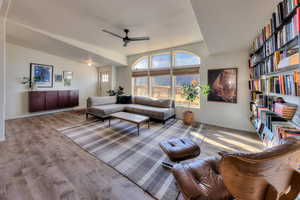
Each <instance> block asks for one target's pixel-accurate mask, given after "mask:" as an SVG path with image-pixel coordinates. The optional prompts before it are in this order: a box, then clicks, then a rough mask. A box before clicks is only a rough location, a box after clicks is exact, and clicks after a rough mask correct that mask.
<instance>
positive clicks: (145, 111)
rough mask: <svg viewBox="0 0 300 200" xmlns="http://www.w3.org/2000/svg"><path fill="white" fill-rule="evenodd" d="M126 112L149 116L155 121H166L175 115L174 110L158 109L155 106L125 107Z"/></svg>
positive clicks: (136, 105) (137, 105) (133, 105)
mask: <svg viewBox="0 0 300 200" xmlns="http://www.w3.org/2000/svg"><path fill="white" fill-rule="evenodd" d="M125 111H127V112H131V113H136V114H140V115H145V116H149V117H150V118H153V119H159V120H166V119H168V118H169V117H171V116H173V115H174V114H175V109H174V108H158V107H153V106H146V105H139V104H130V105H127V106H125Z"/></svg>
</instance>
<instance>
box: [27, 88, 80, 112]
mask: <svg viewBox="0 0 300 200" xmlns="http://www.w3.org/2000/svg"><path fill="white" fill-rule="evenodd" d="M28 96H29V112H41V111H48V110H55V109H63V108H71V107H76V106H78V105H79V91H78V90H49V91H30V92H29V95H28Z"/></svg>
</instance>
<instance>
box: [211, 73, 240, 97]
mask: <svg viewBox="0 0 300 200" xmlns="http://www.w3.org/2000/svg"><path fill="white" fill-rule="evenodd" d="M237 76H238V69H237V68H226V69H213V70H208V85H209V86H210V88H211V90H210V92H209V95H208V97H207V99H208V101H215V102H223V103H237V81H238V80H237Z"/></svg>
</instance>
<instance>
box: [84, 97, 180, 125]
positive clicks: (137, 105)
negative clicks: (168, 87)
mask: <svg viewBox="0 0 300 200" xmlns="http://www.w3.org/2000/svg"><path fill="white" fill-rule="evenodd" d="M116 112H129V113H135V114H140V115H145V116H149V117H150V118H151V119H153V120H159V121H161V122H163V123H165V122H166V121H167V120H168V119H171V118H175V103H174V101H173V100H170V99H154V98H150V97H140V96H136V97H132V104H118V103H117V97H116V96H107V97H89V98H88V100H87V111H86V116H87V118H88V116H89V115H93V116H96V117H100V118H101V119H103V120H104V119H105V118H107V117H108V116H109V115H110V114H112V113H116Z"/></svg>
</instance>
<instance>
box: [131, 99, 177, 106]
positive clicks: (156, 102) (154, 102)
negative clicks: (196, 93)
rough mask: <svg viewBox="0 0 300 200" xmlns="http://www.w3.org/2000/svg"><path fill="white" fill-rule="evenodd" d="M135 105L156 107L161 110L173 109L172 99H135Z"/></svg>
mask: <svg viewBox="0 0 300 200" xmlns="http://www.w3.org/2000/svg"><path fill="white" fill-rule="evenodd" d="M134 103H135V104H140V105H146V106H154V107H160V108H170V107H172V100H170V99H155V98H151V97H141V96H136V97H134Z"/></svg>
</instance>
